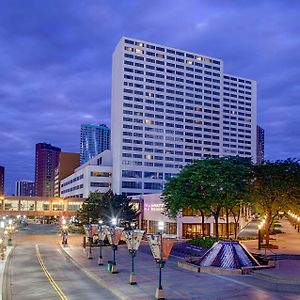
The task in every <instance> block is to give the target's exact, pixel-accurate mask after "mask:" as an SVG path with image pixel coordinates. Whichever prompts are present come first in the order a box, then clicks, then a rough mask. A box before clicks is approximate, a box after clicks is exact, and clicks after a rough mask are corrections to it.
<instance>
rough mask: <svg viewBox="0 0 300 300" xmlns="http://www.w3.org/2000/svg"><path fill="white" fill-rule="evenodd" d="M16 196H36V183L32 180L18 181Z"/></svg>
mask: <svg viewBox="0 0 300 300" xmlns="http://www.w3.org/2000/svg"><path fill="white" fill-rule="evenodd" d="M15 195H16V196H29V197H34V196H35V182H34V181H30V180H18V181H17V182H16V191H15Z"/></svg>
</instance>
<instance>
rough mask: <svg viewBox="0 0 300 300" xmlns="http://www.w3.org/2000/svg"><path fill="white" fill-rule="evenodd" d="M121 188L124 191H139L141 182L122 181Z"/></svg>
mask: <svg viewBox="0 0 300 300" xmlns="http://www.w3.org/2000/svg"><path fill="white" fill-rule="evenodd" d="M122 188H125V189H141V188H142V183H141V182H132V181H122Z"/></svg>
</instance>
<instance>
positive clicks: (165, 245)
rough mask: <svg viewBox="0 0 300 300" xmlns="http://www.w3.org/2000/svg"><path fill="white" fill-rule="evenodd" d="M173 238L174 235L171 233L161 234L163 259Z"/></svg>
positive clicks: (172, 242)
mask: <svg viewBox="0 0 300 300" xmlns="http://www.w3.org/2000/svg"><path fill="white" fill-rule="evenodd" d="M175 240H176V236H175V235H174V236H172V235H165V234H163V236H162V251H161V252H162V259H163V260H167V259H168V257H169V255H170V252H171V250H172V247H173V245H174V242H175Z"/></svg>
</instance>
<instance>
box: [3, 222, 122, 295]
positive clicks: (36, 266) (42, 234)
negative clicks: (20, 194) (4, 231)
mask: <svg viewBox="0 0 300 300" xmlns="http://www.w3.org/2000/svg"><path fill="white" fill-rule="evenodd" d="M59 240H60V237H59V235H58V230H57V227H56V226H55V225H35V224H31V225H29V228H28V230H26V231H25V230H19V232H18V233H17V234H16V235H15V236H14V239H13V242H14V245H16V247H15V248H14V250H13V252H12V253H11V255H10V257H9V259H8V262H7V268H6V270H5V273H4V282H3V299H5V300H29V299H30V300H35V299H36V300H37V299H39V300H41V299H44V300H47V299H49V300H50V299H62V300H67V299H69V300H79V299H80V300H82V299H91V300H92V299H99V300H101V299H105V300H110V299H117V298H116V296H115V295H113V294H111V292H110V291H109V290H107V289H105V287H103V286H101V285H99V283H97V282H96V281H94V280H92V279H91V278H89V277H87V276H86V274H85V273H84V272H83V271H81V270H80V269H79V268H78V267H77V266H75V265H74V263H73V262H72V261H71V260H70V258H69V257H68V256H67V255H66V254H65V253H64V251H63V250H62V249H61V248H60V246H59V245H58V241H59Z"/></svg>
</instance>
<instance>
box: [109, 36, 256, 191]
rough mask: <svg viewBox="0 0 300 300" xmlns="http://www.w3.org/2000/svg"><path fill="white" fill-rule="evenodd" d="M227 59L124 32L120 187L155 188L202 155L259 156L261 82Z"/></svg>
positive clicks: (116, 102)
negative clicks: (232, 68) (239, 72)
mask: <svg viewBox="0 0 300 300" xmlns="http://www.w3.org/2000/svg"><path fill="white" fill-rule="evenodd" d="M223 68H224V65H223V61H222V60H220V59H217V58H212V57H207V56H203V55H200V54H196V53H191V52H187V51H183V50H178V49H173V48H170V47H167V46H162V45H157V44H154V43H151V42H145V41H140V40H134V39H131V38H124V37H123V38H122V39H121V40H120V42H119V43H118V45H117V47H116V49H115V51H114V54H113V74H112V110H111V120H112V158H113V191H114V192H115V193H118V194H120V193H127V194H128V195H132V194H149V193H158V192H161V191H162V189H163V185H164V182H165V180H166V179H168V178H169V177H170V176H173V175H174V174H177V173H178V172H179V171H180V170H181V168H182V167H183V166H184V165H186V164H187V163H189V162H191V161H192V160H194V159H201V158H205V157H220V156H236V155H239V156H241V157H251V158H252V159H253V161H254V162H256V82H255V81H253V80H250V79H246V78H242V77H238V76H235V75H229V74H225V73H224V70H223Z"/></svg>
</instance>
